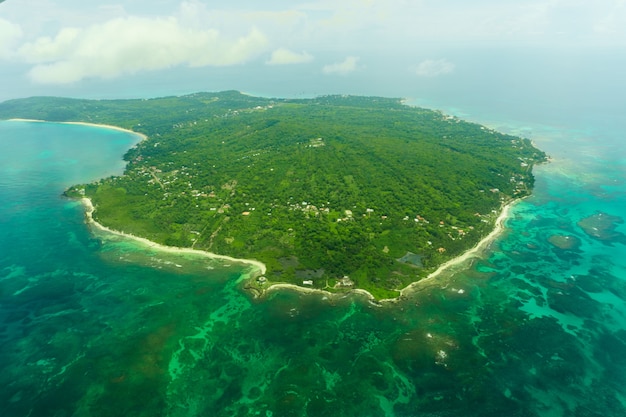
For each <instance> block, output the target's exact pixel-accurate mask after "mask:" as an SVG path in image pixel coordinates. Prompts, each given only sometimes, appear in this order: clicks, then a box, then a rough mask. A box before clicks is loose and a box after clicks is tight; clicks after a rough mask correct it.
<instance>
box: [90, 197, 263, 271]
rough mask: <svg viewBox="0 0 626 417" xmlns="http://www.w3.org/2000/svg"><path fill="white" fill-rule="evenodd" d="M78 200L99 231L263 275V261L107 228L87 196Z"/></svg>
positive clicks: (162, 249)
mask: <svg viewBox="0 0 626 417" xmlns="http://www.w3.org/2000/svg"><path fill="white" fill-rule="evenodd" d="M80 201H81V203H82V204H83V206H84V207H85V217H86V219H87V224H89V225H91V226H93V227H95V228H96V229H99V230H101V231H104V232H107V233H111V234H114V235H118V236H123V237H125V238H128V239H132V240H134V241H136V242H140V243H143V244H144V245H147V246H148V247H151V248H154V249H157V250H159V251H163V252H170V253H179V254H183V253H188V254H194V255H201V256H205V257H207V258H210V259H221V260H224V261H228V262H235V263H243V264H248V265H251V266H253V267H255V268H256V269H257V270H258V271H259V272H260V274H261V275H265V272H266V271H267V267H266V266H265V264H264V263H263V262H260V261H256V260H254V259H241V258H233V257H231V256H226V255H218V254H216V253H211V252H207V251H203V250H199V249H191V248H178V247H175V246H166V245H161V244H160V243H156V242H153V241H151V240H149V239H146V238H144V237H139V236H135V235H133V234H131V233H126V232H121V231H119V230H113V229H111V228H108V227H106V226H104V225H102V224H100V223H98V222H97V221H96V220H94V218H93V212H94V211H95V209H96V208H95V206H94V205H93V203H92V202H91V200H90V199H89V198H87V197H83V198H81V199H80ZM253 275H254V274H253Z"/></svg>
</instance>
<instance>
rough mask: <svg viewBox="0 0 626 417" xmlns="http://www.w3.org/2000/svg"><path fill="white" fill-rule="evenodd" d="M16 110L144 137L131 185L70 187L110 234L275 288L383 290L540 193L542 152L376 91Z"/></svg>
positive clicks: (19, 104) (75, 103)
mask: <svg viewBox="0 0 626 417" xmlns="http://www.w3.org/2000/svg"><path fill="white" fill-rule="evenodd" d="M16 117H21V118H34V119H45V120H50V121H84V122H92V123H101V124H112V125H116V126H121V127H124V128H127V129H131V130H134V131H136V132H140V133H143V134H145V135H147V137H148V139H147V140H145V141H143V142H141V143H140V144H139V145H137V146H136V147H135V148H133V149H131V150H129V151H128V153H127V155H126V157H125V158H126V159H127V160H128V166H127V169H126V172H125V174H124V175H123V176H119V177H112V178H107V179H103V180H101V181H98V182H96V183H92V184H86V185H79V186H75V187H72V188H71V189H70V190H69V191H68V195H73V196H78V195H82V194H84V195H86V196H88V197H90V198H91V199H92V200H93V202H94V204H95V205H96V207H97V210H96V212H95V217H96V219H97V220H98V221H99V222H101V223H103V224H104V225H106V226H109V227H111V228H113V229H117V230H123V231H125V232H129V233H133V234H136V235H140V236H144V237H147V238H149V239H151V240H154V241H157V242H160V243H164V244H167V245H173V246H181V247H194V248H196V249H205V250H208V251H211V252H216V253H220V254H227V255H231V256H236V257H243V258H255V259H258V260H260V261H263V262H265V263H266V264H267V266H268V273H267V278H268V279H269V280H270V281H282V282H291V283H295V284H299V285H304V284H303V283H304V282H305V281H306V282H307V284H306V285H312V286H314V287H317V288H329V287H334V286H335V284H337V286H338V287H340V286H341V285H344V286H350V285H354V286H356V287H359V288H365V289H367V290H369V291H370V292H372V293H374V294H375V295H376V296H377V297H386V296H393V295H397V293H396V292H395V291H394V290H397V289H400V288H402V287H404V286H406V285H407V284H409V283H410V282H413V281H416V280H419V279H420V278H421V277H423V276H425V275H426V274H428V272H430V271H432V270H433V269H434V268H436V267H437V266H438V265H439V264H441V263H442V262H443V261H445V260H447V259H449V258H451V257H454V256H457V255H459V254H460V253H461V252H463V251H465V250H467V249H468V248H470V247H471V246H473V245H474V244H475V243H476V242H477V241H478V240H480V239H481V237H482V236H484V235H485V234H487V233H488V232H489V231H490V230H491V229H492V228H493V221H494V219H495V217H496V215H495V213H496V212H497V211H498V210H499V208H500V206H501V204H502V202H504V201H508V200H510V199H512V198H515V197H521V196H524V195H527V194H528V193H529V192H530V190H531V189H532V186H533V176H532V173H531V169H532V166H533V164H534V163H536V162H539V161H542V160H544V159H545V155H544V154H543V153H542V152H541V151H539V150H537V149H536V148H534V147H533V146H532V144H531V143H530V141H529V140H527V139H521V138H517V137H513V136H509V135H505V134H501V133H498V132H495V131H493V130H490V129H488V128H485V127H483V126H480V125H478V124H474V123H468V122H464V121H461V120H459V119H457V118H455V117H451V116H446V115H444V114H442V113H440V112H437V111H431V110H426V109H421V108H414V107H409V106H405V105H403V104H402V103H401V101H400V100H397V99H388V98H379V97H352V96H325V97H319V98H316V99H302V100H287V99H265V98H257V97H250V96H247V95H243V94H240V93H238V92H232V91H231V92H222V93H199V94H192V95H188V96H184V97H167V98H159V99H151V100H112V101H106V100H97V101H96V100H73V99H60V98H32V99H24V100H12V101H7V102H4V103H2V104H0V118H16ZM343 277H349V279H344V278H343Z"/></svg>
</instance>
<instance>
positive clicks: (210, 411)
mask: <svg viewBox="0 0 626 417" xmlns="http://www.w3.org/2000/svg"><path fill="white" fill-rule="evenodd" d="M607 85H608V84H607ZM475 88H476V91H475V93H476V94H474V95H467V96H465V95H464V96H463V97H462V98H461V99H458V100H452V99H451V97H452V96H451V95H448V93H446V94H443V93H442V94H439V95H437V94H434V93H432V94H431V95H430V96H427V95H426V96H424V97H422V98H417V99H414V100H413V101H411V102H410V103H411V104H414V105H424V106H428V107H436V108H440V109H442V110H444V111H446V112H449V113H452V114H455V115H457V116H460V117H464V118H468V119H470V120H474V121H479V122H481V123H484V124H487V125H489V126H490V127H494V128H497V129H499V130H502V131H506V132H507V133H514V134H519V135H522V136H525V137H529V138H531V139H532V140H533V141H534V142H535V143H536V145H537V146H538V147H539V148H541V149H543V150H545V151H546V152H547V153H548V154H550V156H551V158H552V161H551V162H550V163H548V164H543V165H540V166H537V167H535V169H534V173H535V176H536V185H535V190H534V192H533V195H532V196H531V197H530V198H527V199H525V200H523V201H521V202H519V203H518V204H516V205H515V206H514V207H513V208H512V210H511V213H510V217H509V219H508V220H507V222H506V230H505V232H504V233H503V234H502V235H501V236H499V237H498V238H497V239H496V240H495V241H494V242H493V243H492V244H491V245H490V246H489V248H488V250H486V251H485V253H483V254H481V255H480V256H479V257H477V258H474V259H473V260H472V261H471V262H470V263H469V264H467V265H466V266H465V267H463V268H456V269H455V270H454V271H452V272H450V273H447V274H442V275H440V276H439V277H437V278H436V279H433V280H430V281H428V282H424V283H423V284H421V285H418V286H417V287H416V288H415V291H413V292H412V293H411V294H409V295H407V297H406V298H404V299H402V300H401V301H399V302H397V303H386V304H383V305H382V306H377V305H374V304H372V303H369V302H368V301H367V300H366V299H365V298H363V297H360V296H356V295H355V296H346V297H343V298H339V299H337V298H332V297H331V298H329V297H326V296H324V295H321V294H302V293H298V292H294V291H289V290H284V291H277V292H273V293H272V294H271V295H270V296H269V297H267V298H266V299H262V300H257V299H253V298H251V296H250V294H248V293H246V292H245V291H243V290H242V288H241V286H242V282H243V281H244V280H245V278H246V276H247V274H249V273H250V272H251V270H250V267H249V266H246V265H241V264H236V263H232V262H231V263H228V262H225V261H219V260H211V259H207V258H203V257H198V256H193V255H176V254H171V253H163V252H159V251H157V250H155V249H154V248H152V247H150V246H146V245H142V244H140V243H137V242H134V241H129V240H127V239H125V238H122V237H119V236H115V235H111V234H107V233H106V232H102V231H97V230H90V228H89V227H88V226H87V225H86V224H85V222H84V209H83V207H82V205H81V204H80V202H77V201H73V200H69V199H66V198H64V197H62V196H61V193H62V192H63V190H64V189H65V188H66V187H67V186H69V185H72V184H75V183H81V182H87V181H93V180H96V179H98V178H101V177H106V176H108V175H115V174H119V173H121V172H122V170H123V161H122V159H121V158H122V155H123V154H124V152H125V151H126V150H127V149H128V148H129V147H131V146H133V144H135V143H136V142H137V141H138V137H137V136H135V135H130V134H127V133H124V132H119V131H114V130H109V129H103V128H95V127H88V126H76V125H63V124H54V123H30V122H9V121H3V122H0V225H1V226H0V384H1V385H2V386H3V387H4V388H3V389H2V390H1V391H0V414H1V415H3V416H10V417H13V416H15V417H18V416H32V417H36V416H37V417H38V416H59V417H60V416H121V415H126V416H267V417H269V416H272V417H278V416H292V415H293V416H311V417H317V416H386V417H387V416H389V417H391V416H398V417H409V416H411V417H413V416H425V417H426V416H450V417H451V416H455V417H463V416H524V417H526V416H528V417H531V416H532V417H534V416H541V417H543V416H546V417H560V416H571V417H583V416H604V417H612V416H616V417H617V416H623V415H626V388H625V387H626V354H625V353H626V303H625V301H626V256H625V255H626V224H625V223H624V207H626V149H625V146H624V132H626V126H625V124H624V122H623V121H622V120H620V119H621V115H622V114H623V113H622V112H621V110H623V109H624V108H623V107H621V104H620V103H621V102H619V101H616V100H623V99H621V98H614V101H611V100H608V101H606V102H605V101H603V100H601V99H600V98H598V99H597V100H591V99H589V100H587V101H584V102H582V103H579V104H576V105H575V104H573V103H571V102H570V101H567V102H566V103H565V104H564V105H563V106H559V105H558V103H559V102H560V101H559V100H560V99H559V97H554V98H553V101H549V100H548V101H546V100H543V101H541V100H538V101H541V103H540V104H541V109H537V108H535V107H533V108H532V109H530V105H529V101H528V100H526V101H524V100H522V99H521V98H520V101H515V100H514V101H511V102H509V103H508V107H506V109H503V107H502V103H503V102H502V101H499V100H495V101H494V102H485V100H484V97H482V98H481V97H480V96H479V94H477V93H478V91H479V90H481V89H482V88H483V87H482V86H481V85H477V86H475ZM607 88H608V87H607ZM535 92H536V93H537V95H539V88H537V90H536V91H535ZM518 93H519V94H518V95H522V93H521V92H518ZM450 94H451V93H450ZM524 94H528V95H530V96H532V94H531V92H528V91H525V92H524ZM568 94H572V93H571V92H568ZM391 95H393V94H391ZM587 97H589V96H587ZM598 97H600V95H599V96H598ZM540 110H541V111H540Z"/></svg>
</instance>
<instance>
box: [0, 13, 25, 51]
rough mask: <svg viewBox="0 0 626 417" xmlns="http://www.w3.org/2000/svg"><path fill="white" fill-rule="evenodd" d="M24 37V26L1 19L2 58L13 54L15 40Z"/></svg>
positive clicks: (0, 40) (0, 41)
mask: <svg viewBox="0 0 626 417" xmlns="http://www.w3.org/2000/svg"><path fill="white" fill-rule="evenodd" d="M21 37H22V28H21V27H20V26H19V25H16V24H14V23H11V22H9V21H8V20H5V19H0V59H2V58H7V57H9V56H10V55H11V50H12V47H13V45H14V44H15V42H16V41H17V40H18V39H19V38H21Z"/></svg>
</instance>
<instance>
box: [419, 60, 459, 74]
mask: <svg viewBox="0 0 626 417" xmlns="http://www.w3.org/2000/svg"><path fill="white" fill-rule="evenodd" d="M452 72H454V64H453V63H452V62H450V61H447V60H445V59H438V60H433V59H427V60H425V61H422V62H420V64H419V65H418V66H417V70H416V71H415V73H416V74H417V75H418V76H420V77H438V76H440V75H444V74H451V73H452Z"/></svg>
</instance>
